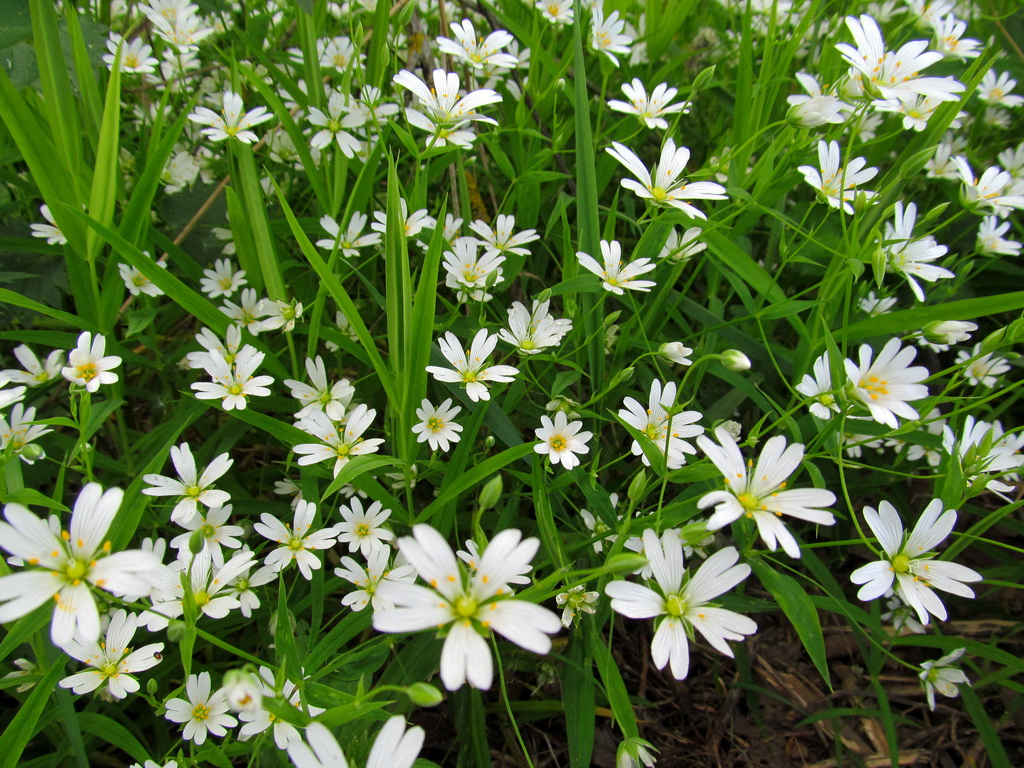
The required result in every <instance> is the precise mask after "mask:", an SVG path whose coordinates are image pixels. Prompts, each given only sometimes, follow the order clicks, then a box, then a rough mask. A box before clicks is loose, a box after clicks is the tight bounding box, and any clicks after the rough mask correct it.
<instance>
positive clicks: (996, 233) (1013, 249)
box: [977, 216, 1021, 256]
mask: <svg viewBox="0 0 1024 768" xmlns="http://www.w3.org/2000/svg"><path fill="white" fill-rule="evenodd" d="M1009 231H1010V222H1008V221H1000V220H999V217H998V216H986V217H985V218H984V219H982V220H981V226H980V227H978V246H977V247H978V251H979V252H981V253H984V254H987V255H989V256H997V255H1001V256H1020V249H1021V244H1020V243H1019V242H1018V241H1016V240H1007V239H1006V238H1004V237H1003V235H1005V234H1006V233H1007V232H1009Z"/></svg>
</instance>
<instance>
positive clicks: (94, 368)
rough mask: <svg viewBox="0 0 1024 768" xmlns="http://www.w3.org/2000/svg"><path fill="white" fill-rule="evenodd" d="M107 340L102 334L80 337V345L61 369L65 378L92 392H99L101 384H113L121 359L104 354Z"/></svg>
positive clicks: (87, 333) (84, 334) (70, 354)
mask: <svg viewBox="0 0 1024 768" xmlns="http://www.w3.org/2000/svg"><path fill="white" fill-rule="evenodd" d="M106 348H107V340H106V339H105V338H104V337H103V336H101V335H100V334H98V333H97V334H96V337H95V338H93V335H92V334H91V333H89V332H88V331H85V332H83V333H82V335H81V336H79V337H78V345H77V346H76V347H75V348H74V349H72V350H71V352H70V353H69V354H68V364H67V366H65V367H64V368H62V369H61V373H62V374H63V375H64V378H65V379H67V380H68V381H70V382H71V383H72V384H79V385H81V386H83V387H85V388H86V389H87V390H88V391H90V392H97V391H98V390H99V388H100V385H101V384H113V383H114V382H115V381H117V374H116V373H111V371H113V370H114V369H115V368H117V367H118V366H119V365H121V358H120V357H117V356H115V355H107V356H106V357H104V355H103V353H104V352H105V351H106Z"/></svg>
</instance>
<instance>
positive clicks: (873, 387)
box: [860, 376, 889, 400]
mask: <svg viewBox="0 0 1024 768" xmlns="http://www.w3.org/2000/svg"><path fill="white" fill-rule="evenodd" d="M888 383H889V382H888V381H886V380H885V379H879V378H878V377H877V376H865V377H864V378H863V379H861V380H860V387H861V389H866V390H867V392H868V395H869V396H870V397H871V399H872V400H877V399H878V396H879V395H888V394H889V390H888V389H886V385H887V384H888Z"/></svg>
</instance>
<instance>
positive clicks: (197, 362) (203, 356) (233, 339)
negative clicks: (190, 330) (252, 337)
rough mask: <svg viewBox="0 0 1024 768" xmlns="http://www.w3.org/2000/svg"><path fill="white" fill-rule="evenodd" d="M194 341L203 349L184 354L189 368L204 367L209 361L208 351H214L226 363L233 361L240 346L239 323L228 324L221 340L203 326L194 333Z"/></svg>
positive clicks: (240, 329)
mask: <svg viewBox="0 0 1024 768" xmlns="http://www.w3.org/2000/svg"><path fill="white" fill-rule="evenodd" d="M196 341H198V342H199V343H200V344H201V345H202V346H203V347H204V350H203V351H201V352H200V351H197V352H189V353H188V354H187V355H185V360H186V361H187V362H188V367H189V368H206V367H207V366H208V365H209V364H210V361H211V359H212V358H211V357H210V352H212V351H216V352H217V353H218V354H219V355H220V356H221V357H222V358H224V361H225V362H227V363H228V364H231V363H233V362H235V355H237V354H238V350H239V349H241V347H242V327H241V326H240V325H229V326H228V331H227V337H226V339H225V340H224V341H221V340H220V339H219V338H218V337H217V334H215V333H214V332H213V331H211V330H210V329H209V328H203V329H202V330H201V331H199V333H197V334H196Z"/></svg>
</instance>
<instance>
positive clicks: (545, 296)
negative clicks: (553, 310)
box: [537, 288, 551, 303]
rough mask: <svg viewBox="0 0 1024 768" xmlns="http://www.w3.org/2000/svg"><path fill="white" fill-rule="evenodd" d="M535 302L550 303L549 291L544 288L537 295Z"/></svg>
mask: <svg viewBox="0 0 1024 768" xmlns="http://www.w3.org/2000/svg"><path fill="white" fill-rule="evenodd" d="M537 301H538V302H540V303H543V302H545V301H551V289H550V288H545V289H544V290H543V291H541V292H540V293H538V294H537Z"/></svg>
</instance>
